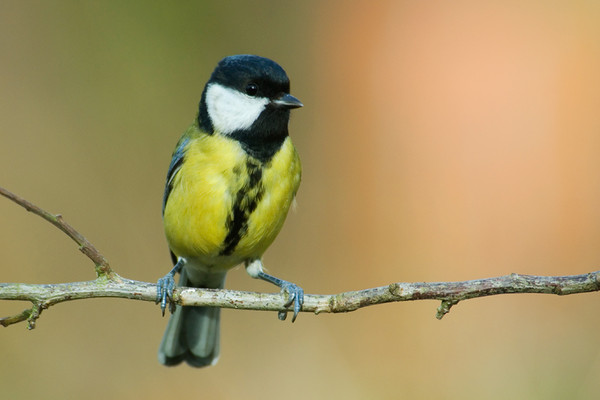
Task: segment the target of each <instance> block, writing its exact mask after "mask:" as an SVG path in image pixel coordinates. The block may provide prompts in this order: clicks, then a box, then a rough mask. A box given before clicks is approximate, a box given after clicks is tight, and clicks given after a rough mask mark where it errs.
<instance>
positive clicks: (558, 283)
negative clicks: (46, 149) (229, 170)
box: [0, 188, 600, 329]
mask: <svg viewBox="0 0 600 400" xmlns="http://www.w3.org/2000/svg"><path fill="white" fill-rule="evenodd" d="M0 194H2V195H4V196H6V197H8V198H9V199H11V200H13V201H14V202H16V203H18V204H20V205H21V206H23V207H25V209H27V210H28V211H31V212H34V213H35V214H37V215H39V216H41V217H42V218H44V219H46V220H47V221H49V222H51V223H52V224H53V225H55V226H56V227H58V228H59V229H60V230H62V231H63V232H65V233H66V234H67V235H68V236H69V237H70V238H72V239H73V240H74V241H75V242H76V243H77V244H79V246H80V249H81V251H83V253H84V254H86V255H87V256H88V257H89V258H90V259H91V260H92V261H94V263H95V265H96V272H97V274H98V277H97V278H96V279H95V280H93V281H89V282H73V283H58V284H50V285H34V284H24V283H0V300H24V301H29V302H31V303H32V307H31V308H29V309H26V310H25V311H23V312H22V313H20V314H17V315H14V316H10V317H6V318H1V319H0V325H3V326H9V325H12V324H15V323H18V322H23V321H27V322H28V327H29V329H32V328H34V327H35V321H36V320H37V318H38V317H39V315H40V313H41V312H42V310H44V309H46V308H48V307H50V306H52V305H54V304H58V303H61V302H64V301H70V300H79V299H89V298H97V297H119V298H126V299H136V300H143V301H153V302H154V301H156V293H157V286H156V284H153V283H147V282H139V281H133V280H129V279H125V278H122V277H120V276H119V275H117V274H116V273H115V272H113V271H112V270H111V269H110V267H109V266H108V262H107V261H106V259H105V258H104V257H103V256H102V255H101V254H100V253H99V252H98V250H96V248H95V247H94V246H93V245H92V244H91V243H89V242H88V241H87V240H86V239H85V238H84V237H83V236H82V235H81V234H80V233H78V232H77V231H76V230H75V229H73V227H71V226H70V225H69V224H67V223H66V222H65V221H64V220H63V219H62V218H61V217H60V216H55V215H52V214H50V213H48V212H46V211H44V210H42V209H41V208H39V207H37V206H35V205H33V204H31V203H29V202H28V201H26V200H25V199H22V198H20V197H18V196H16V195H14V194H12V193H10V192H8V191H7V190H5V189H2V188H0ZM596 291H600V271H595V272H590V273H588V274H583V275H571V276H533V275H520V274H511V275H506V276H500V277H496V278H488V279H479V280H471V281H463V282H429V283H426V282H418V283H402V282H399V283H392V284H390V285H387V286H381V287H377V288H372V289H365V290H359V291H353V292H345V293H339V294H333V295H313V294H307V295H305V297H304V305H303V306H302V311H304V312H314V313H316V314H318V313H339V312H349V311H354V310H357V309H359V308H362V307H366V306H370V305H375V304H382V303H389V302H398V301H412V300H438V301H441V305H440V307H438V310H437V314H436V317H437V318H438V319H441V318H442V317H443V316H444V315H445V314H447V313H448V312H449V311H450V308H451V307H452V306H454V305H456V304H458V302H459V301H462V300H468V299H472V298H476V297H485V296H492V295H498V294H507V293H543V294H555V295H568V294H576V293H586V292H596ZM173 301H174V302H175V303H176V304H179V305H182V306H213V307H221V308H236V309H245V310H263V311H281V310H285V309H286V308H285V305H284V304H285V302H286V297H285V296H282V295H281V294H280V293H253V292H241V291H233V290H225V289H195V288H176V289H175V292H174V295H173Z"/></svg>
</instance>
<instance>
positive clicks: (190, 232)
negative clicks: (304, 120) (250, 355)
mask: <svg viewBox="0 0 600 400" xmlns="http://www.w3.org/2000/svg"><path fill="white" fill-rule="evenodd" d="M300 107H303V104H302V102H300V100H298V99H297V98H296V97H294V96H292V95H291V94H290V81H289V78H288V76H287V74H286V72H285V70H284V69H283V68H282V67H281V66H280V65H279V64H277V63H276V62H275V61H273V60H271V59H268V58H265V57H260V56H256V55H250V54H241V55H233V56H228V57H225V58H223V59H222V60H221V61H219V63H218V64H217V66H216V67H215V69H214V71H213V72H212V74H211V76H210V78H209V80H208V82H207V83H206V85H205V87H204V90H203V92H202V96H201V99H200V104H199V108H198V113H197V115H196V118H195V119H194V121H193V123H192V124H191V126H190V127H189V128H188V129H187V130H186V131H185V132H184V133H183V135H182V136H181V138H180V139H179V141H178V143H177V145H176V147H175V150H174V152H173V155H172V159H171V163H170V165H169V168H168V172H167V179H166V185H165V191H164V196H163V207H162V214H163V225H164V231H165V236H166V239H167V243H168V246H169V250H170V253H171V259H172V261H173V264H174V267H173V268H172V269H171V270H170V271H169V272H168V273H167V274H166V275H165V276H164V277H163V278H161V279H159V280H158V285H157V287H158V289H157V303H159V304H160V307H161V309H162V313H163V315H164V313H165V309H166V308H167V304H168V305H169V309H170V311H171V317H170V319H169V322H168V324H167V328H166V331H165V334H164V336H163V339H162V341H161V343H160V347H159V351H158V359H159V362H160V363H162V364H164V365H167V366H173V365H178V364H180V363H182V362H184V361H185V362H186V363H187V364H188V365H190V366H193V367H204V366H209V365H214V364H216V362H217V360H218V358H219V354H220V344H219V341H220V339H219V336H220V335H219V334H220V332H219V331H220V308H217V307H204V306H200V307H197V306H185V307H182V306H179V305H177V306H174V304H173V302H172V298H173V290H174V288H175V278H174V277H175V275H176V274H177V273H179V274H180V278H179V286H181V287H196V288H210V289H219V288H223V287H224V285H225V276H226V273H227V271H228V270H230V269H231V268H233V267H235V266H237V265H240V264H243V265H245V268H246V272H247V273H248V274H249V275H250V276H251V277H252V278H257V279H262V280H265V281H267V282H270V283H272V284H275V285H277V286H278V287H279V288H280V289H281V291H282V293H283V294H284V295H285V296H287V298H286V302H285V307H286V309H287V308H289V307H291V308H292V309H293V317H292V322H294V320H295V319H296V317H297V315H298V313H299V312H300V310H301V308H302V304H303V302H304V290H303V289H302V288H301V287H300V286H298V285H296V284H294V283H292V282H289V281H285V280H283V279H280V278H277V277H275V276H272V275H269V274H267V273H266V272H265V271H264V268H263V264H262V260H261V258H262V256H263V253H264V252H265V250H266V249H267V248H268V247H269V246H270V245H271V243H272V242H273V241H274V239H275V237H276V236H277V234H278V233H279V231H280V230H281V228H282V226H283V223H284V221H285V219H286V216H287V214H288V210H289V209H290V206H291V205H292V204H293V203H294V202H295V196H296V192H297V190H298V187H299V185H300V180H301V174H302V167H301V164H300V158H299V156H298V153H297V151H296V149H295V147H294V145H293V144H292V141H291V138H290V136H289V132H288V124H289V120H290V110H292V109H297V108H300ZM286 315H287V313H286V311H280V312H279V318H280V319H282V320H283V319H285V317H286Z"/></svg>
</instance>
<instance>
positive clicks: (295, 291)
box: [246, 260, 304, 322]
mask: <svg viewBox="0 0 600 400" xmlns="http://www.w3.org/2000/svg"><path fill="white" fill-rule="evenodd" d="M246 272H248V275H250V276H251V277H253V278H256V279H262V280H263V281H267V282H270V283H272V284H274V285H276V286H279V287H280V288H281V291H282V292H286V293H287V296H288V298H287V301H286V303H285V304H284V306H285V307H289V306H291V305H292V303H293V304H294V315H293V316H292V322H294V321H295V320H296V317H297V316H298V313H299V312H300V309H301V308H302V304H303V303H304V290H303V289H302V288H301V287H300V286H298V285H296V284H295V283H292V282H288V281H284V280H283V279H279V278H276V277H274V276H272V275H269V274H267V273H265V272H263V265H262V261H261V260H252V261H246ZM286 317H287V311H279V314H278V318H279V319H280V320H282V321H283V320H285V318H286Z"/></svg>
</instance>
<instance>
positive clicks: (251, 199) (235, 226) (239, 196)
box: [219, 159, 264, 256]
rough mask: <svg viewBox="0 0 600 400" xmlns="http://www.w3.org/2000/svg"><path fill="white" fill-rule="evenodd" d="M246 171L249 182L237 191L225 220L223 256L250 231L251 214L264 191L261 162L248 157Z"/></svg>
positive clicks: (232, 249) (231, 250)
mask: <svg viewBox="0 0 600 400" xmlns="http://www.w3.org/2000/svg"><path fill="white" fill-rule="evenodd" d="M246 171H247V174H248V182H247V184H246V185H244V186H243V187H242V188H241V189H240V190H239V191H238V192H237V193H236V196H235V201H234V203H233V207H232V208H231V212H230V214H229V215H228V217H227V221H226V222H225V225H226V228H227V236H226V237H225V240H224V241H223V245H222V250H221V252H220V253H219V254H220V255H222V256H228V255H230V254H232V253H233V251H234V250H235V248H236V246H237V245H238V243H239V242H240V240H241V239H242V237H243V236H244V235H245V234H246V232H248V220H249V219H250V215H251V214H252V213H253V212H254V210H256V207H257V206H258V203H259V202H260V200H261V199H262V196H263V193H264V188H263V186H262V183H261V179H262V165H261V163H259V162H256V161H254V160H252V159H248V161H246Z"/></svg>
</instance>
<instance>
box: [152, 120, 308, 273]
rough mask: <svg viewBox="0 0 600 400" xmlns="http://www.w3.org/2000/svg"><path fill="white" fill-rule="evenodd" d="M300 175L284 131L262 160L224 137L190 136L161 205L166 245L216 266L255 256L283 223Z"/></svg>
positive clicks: (294, 155) (263, 249)
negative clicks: (270, 154)
mask: <svg viewBox="0 0 600 400" xmlns="http://www.w3.org/2000/svg"><path fill="white" fill-rule="evenodd" d="M300 175H301V166H300V160H299V158H298V155H297V153H296V150H295V149H294V146H293V145H292V142H291V140H290V138H289V137H288V138H286V140H285V141H284V143H283V145H282V147H281V148H280V150H279V151H278V152H277V153H276V154H275V155H274V156H273V158H271V159H270V160H269V161H268V162H266V163H262V162H260V161H258V160H256V159H253V158H251V157H249V156H248V154H247V153H246V152H245V151H244V150H243V149H242V147H241V146H240V144H239V142H237V141H235V140H232V139H230V138H228V137H225V136H220V135H205V134H202V133H199V132H198V134H196V135H193V136H191V137H190V140H189V142H188V144H187V147H186V149H185V158H184V162H183V164H182V166H181V169H180V170H179V171H178V172H177V174H176V175H175V177H174V178H173V181H172V189H171V192H170V194H169V197H168V199H167V202H166V205H165V210H164V227H165V233H166V236H167V240H168V242H169V246H170V248H171V251H173V253H174V254H175V255H177V256H180V257H185V258H188V259H195V260H197V261H198V262H200V263H202V264H204V265H206V266H207V267H210V266H213V267H216V268H230V267H232V266H234V265H236V264H239V263H240V262H243V261H244V260H246V259H250V258H258V257H260V256H261V255H262V253H263V252H264V251H265V250H266V249H267V247H268V246H269V245H270V244H271V243H272V242H273V240H274V239H275V237H276V236H277V234H278V233H279V231H280V229H281V227H282V226H283V222H284V221H285V217H286V215H287V212H288V210H289V207H290V205H291V203H292V201H293V199H294V196H295V194H296V191H297V189H298V186H299V184H300Z"/></svg>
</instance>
